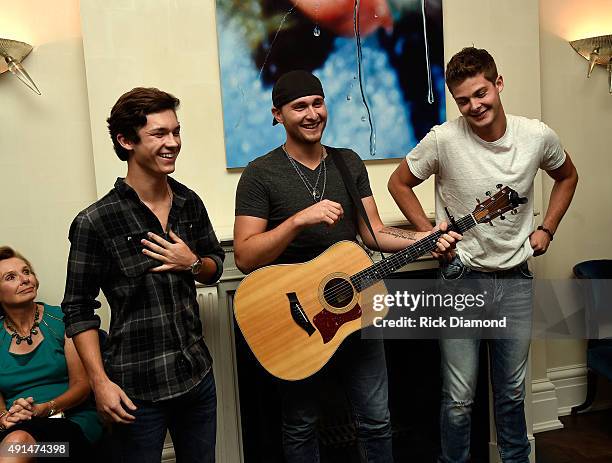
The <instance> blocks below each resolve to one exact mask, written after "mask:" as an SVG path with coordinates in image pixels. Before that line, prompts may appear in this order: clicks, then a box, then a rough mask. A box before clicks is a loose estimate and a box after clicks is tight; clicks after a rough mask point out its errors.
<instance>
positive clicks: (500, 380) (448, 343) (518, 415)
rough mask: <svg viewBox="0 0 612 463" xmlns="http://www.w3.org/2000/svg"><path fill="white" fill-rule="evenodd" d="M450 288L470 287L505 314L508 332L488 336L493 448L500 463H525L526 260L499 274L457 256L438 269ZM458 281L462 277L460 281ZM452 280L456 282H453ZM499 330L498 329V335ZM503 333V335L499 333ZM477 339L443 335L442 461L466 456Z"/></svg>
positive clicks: (459, 461) (454, 462) (452, 462)
mask: <svg viewBox="0 0 612 463" xmlns="http://www.w3.org/2000/svg"><path fill="white" fill-rule="evenodd" d="M441 273H442V275H441V276H442V279H443V280H445V281H444V283H445V284H447V285H448V286H452V285H456V286H455V290H457V289H459V288H463V289H465V288H468V287H469V289H470V290H473V289H475V288H478V290H479V291H480V293H481V294H485V295H486V298H487V303H486V310H487V311H488V312H490V314H489V315H495V316H508V318H509V319H511V323H512V330H511V331H509V332H508V336H506V337H502V336H497V337H495V338H489V339H486V338H487V334H486V333H483V335H484V336H483V337H484V339H482V341H483V342H486V343H488V347H489V358H490V367H491V381H492V389H493V407H494V411H495V424H496V428H497V446H498V450H499V453H500V456H501V460H502V461H503V462H504V463H528V462H529V453H530V452H531V447H530V445H529V441H528V439H527V429H526V425H525V409H524V401H525V373H526V370H527V356H528V354H529V346H530V344H531V339H530V332H531V304H532V293H531V290H532V278H533V276H532V274H531V272H530V271H529V268H528V267H527V263H524V264H522V265H519V266H517V267H515V268H514V269H511V270H508V271H503V272H478V271H474V270H472V269H470V268H468V267H465V266H464V265H463V263H462V262H461V260H460V259H459V258H458V257H456V258H455V259H454V260H453V261H452V262H451V263H450V264H449V265H448V266H447V267H445V268H443V269H442V270H441ZM456 280H462V281H463V282H464V283H459V282H457V281H456ZM453 281H455V283H453ZM498 334H499V333H498ZM502 334H503V333H502ZM480 342H481V339H480V338H479V337H478V336H472V337H471V338H470V339H441V340H440V351H441V355H442V362H441V372H442V384H443V385H442V404H441V407H440V436H441V455H440V458H439V461H440V462H441V463H465V462H468V461H469V456H470V428H471V412H472V404H473V401H474V395H475V392H476V380H477V377H478V358H479V356H478V352H479V348H480Z"/></svg>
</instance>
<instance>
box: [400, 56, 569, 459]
mask: <svg viewBox="0 0 612 463" xmlns="http://www.w3.org/2000/svg"><path fill="white" fill-rule="evenodd" d="M446 84H447V85H448V89H449V90H450V92H451V94H452V96H453V98H454V99H455V102H456V103H457V106H458V108H459V111H460V112H461V117H459V118H457V119H455V120H453V121H448V122H446V123H444V124H442V125H439V126H435V127H434V128H432V130H431V131H430V132H429V133H428V134H427V135H426V136H425V137H424V138H423V140H421V142H420V143H419V144H418V145H417V146H416V147H415V148H414V149H413V150H412V151H411V152H410V153H409V154H408V155H407V156H406V159H405V160H403V161H402V162H401V163H400V165H399V166H398V167H397V169H396V170H395V172H393V174H392V175H391V178H390V179H389V191H390V192H391V194H392V196H393V198H394V199H395V201H396V202H397V204H398V206H399V207H400V209H401V210H402V212H403V213H404V214H405V215H406V217H407V218H408V220H410V222H411V223H413V224H414V225H415V226H416V227H417V230H419V231H427V230H430V229H431V228H432V224H431V222H430V221H429V219H428V218H427V217H426V215H425V213H424V211H423V208H422V206H421V204H420V203H419V200H418V199H417V197H416V196H415V194H414V192H413V188H414V187H416V186H417V185H419V184H420V183H421V182H423V181H424V180H425V179H427V178H428V177H429V176H431V175H435V197H436V221H437V222H439V221H442V220H444V219H445V211H444V207H448V208H449V210H450V211H452V213H453V214H454V215H456V216H458V217H462V216H463V215H466V214H469V213H470V212H472V211H473V209H474V207H475V205H476V198H483V197H484V194H485V192H486V191H490V190H493V189H494V187H495V185H497V184H503V185H508V186H509V187H511V188H513V189H514V190H516V191H517V192H518V193H519V195H520V196H525V197H527V199H528V202H527V203H526V204H523V205H521V206H520V208H519V209H518V213H517V214H516V215H512V214H508V215H507V216H506V220H503V221H500V220H497V221H496V224H495V225H496V226H495V227H489V226H486V227H485V226H484V225H483V226H479V227H476V228H474V229H472V230H470V232H468V233H466V235H465V236H464V239H463V241H461V242H460V243H458V245H457V252H456V254H457V255H456V256H455V257H454V258H453V260H452V261H451V262H446V263H445V264H444V265H443V266H442V269H441V274H442V275H441V276H442V278H444V279H445V280H452V279H457V280H458V279H468V280H469V279H472V280H477V281H478V284H479V285H480V288H485V289H484V290H485V291H486V292H487V293H488V294H489V297H490V298H491V300H490V301H489V303H490V304H491V306H494V307H495V308H496V310H499V313H507V314H517V313H522V314H526V316H525V320H527V319H529V320H528V321H527V329H529V328H530V313H531V312H530V311H531V281H530V279H531V278H532V275H531V273H530V271H529V268H528V267H527V259H529V257H531V256H538V255H541V254H544V253H545V252H546V250H547V249H548V246H549V245H550V242H551V241H552V239H553V236H554V234H555V231H556V230H557V227H558V226H559V222H560V221H561V218H562V217H563V215H564V214H565V211H566V210H567V208H568V207H569V204H570V202H571V199H572V196H573V194H574V191H575V189H576V184H577V182H578V175H577V173H576V169H575V168H574V165H573V164H572V161H571V159H570V157H569V155H568V154H567V152H565V151H564V150H563V148H562V146H561V143H560V141H559V138H558V136H557V135H556V134H555V132H554V131H553V130H552V129H550V128H549V127H548V126H547V125H546V124H544V123H543V122H540V121H538V120H534V119H527V118H524V117H519V116H512V115H506V114H505V112H504V108H503V105H502V102H501V99H500V93H501V91H502V90H503V88H504V81H503V78H502V76H501V75H498V73H497V67H496V65H495V61H494V60H493V58H492V57H491V55H490V54H489V53H488V52H487V51H486V50H483V49H476V48H473V47H468V48H464V49H463V50H462V51H460V52H459V53H457V54H456V55H455V56H453V57H452V58H451V60H450V61H449V63H448V66H447V70H446ZM538 169H543V170H545V171H546V173H547V174H548V175H549V176H550V177H551V178H552V179H553V180H554V186H553V189H552V191H551V194H550V199H549V204H548V208H547V210H546V213H545V215H544V219H543V221H542V223H541V225H540V226H538V227H537V229H536V228H535V224H534V216H533V179H534V177H535V175H536V173H537V171H538ZM534 229H535V230H534ZM523 328H524V326H523ZM501 337H503V336H501ZM487 342H488V344H489V353H490V358H491V378H492V383H493V393H494V407H495V419H496V425H497V441H498V448H499V452H500V455H501V458H502V461H503V462H504V463H519V462H520V463H526V462H528V461H529V453H530V446H529V442H528V439H527V431H526V426H525V412H524V396H525V371H526V366H527V355H528V352H529V345H530V339H529V336H528V335H523V336H521V335H518V336H512V339H489V340H487ZM479 346H480V339H477V338H476V339H441V341H440V348H441V353H442V377H443V389H442V404H441V414H440V416H441V423H440V429H441V454H440V458H439V461H440V462H442V463H451V462H452V463H463V462H467V461H468V460H469V452H470V448H469V447H470V427H471V418H470V415H471V406H472V403H473V399H474V393H475V389H476V378H477V373H478V350H479Z"/></svg>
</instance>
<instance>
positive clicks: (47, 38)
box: [0, 0, 96, 304]
mask: <svg viewBox="0 0 612 463" xmlns="http://www.w3.org/2000/svg"><path fill="white" fill-rule="evenodd" d="M2 3H3V4H2V5H1V6H0V12H1V13H0V36H2V37H3V38H8V39H14V40H20V41H24V42H28V43H30V44H31V45H33V46H34V51H33V52H32V53H31V54H30V56H29V57H27V58H26V60H25V61H24V63H23V64H24V66H25V68H26V69H27V71H28V72H29V74H30V76H31V77H32V78H33V80H34V81H35V82H36V84H37V85H38V87H39V88H40V90H41V92H42V94H43V95H42V96H38V95H36V94H35V93H34V92H32V91H31V90H30V89H28V88H27V87H26V86H25V85H23V84H22V83H21V82H20V81H19V80H18V79H17V78H16V77H14V76H12V75H10V73H6V74H2V75H0V104H1V107H0V146H1V148H0V176H1V178H2V181H0V198H2V200H1V201H0V217H2V219H1V220H2V224H1V226H0V243H1V244H2V245H10V246H12V247H14V248H16V249H17V250H19V251H21V252H22V253H23V254H24V255H25V256H27V257H28V258H29V259H30V260H31V261H32V263H33V265H34V266H35V268H36V270H37V273H38V276H39V279H40V281H41V286H40V290H39V299H40V300H44V301H46V302H48V303H50V304H59V303H60V302H61V300H62V296H63V294H64V283H65V275H66V258H67V255H68V238H67V236H68V227H69V225H70V222H71V221H72V219H73V218H74V216H75V215H76V213H77V212H78V211H79V210H81V209H83V208H84V207H85V206H87V205H88V204H89V203H91V202H92V201H93V200H95V197H96V190H95V180H94V171H93V158H92V148H91V134H90V131H89V109H88V105H87V89H86V82H85V65H84V62H83V46H82V41H81V27H80V18H79V9H78V6H79V3H78V0H54V1H53V2H46V1H42V0H20V1H18V2H8V1H6V2H2Z"/></svg>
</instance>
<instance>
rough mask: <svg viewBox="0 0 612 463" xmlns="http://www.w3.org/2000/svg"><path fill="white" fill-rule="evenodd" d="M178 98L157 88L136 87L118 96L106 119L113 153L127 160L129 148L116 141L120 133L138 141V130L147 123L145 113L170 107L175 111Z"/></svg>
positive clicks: (135, 141) (133, 141) (156, 111)
mask: <svg viewBox="0 0 612 463" xmlns="http://www.w3.org/2000/svg"><path fill="white" fill-rule="evenodd" d="M179 104H180V100H179V99H178V98H176V97H175V96H174V95H171V94H170V93H167V92H164V91H162V90H159V89H157V88H144V87H136V88H134V89H132V90H130V91H129V92H127V93H124V94H123V95H121V96H120V97H119V99H118V100H117V102H116V103H115V105H114V106H113V109H111V113H110V117H109V118H108V119H106V122H107V123H108V131H109V133H110V136H111V139H112V140H113V148H114V149H115V153H117V156H118V157H119V159H121V160H122V161H127V159H128V155H129V150H126V149H125V148H124V147H123V146H121V144H120V143H119V142H118V141H117V135H119V134H122V135H123V136H124V137H125V138H126V139H127V140H129V141H131V142H132V143H139V142H140V137H139V136H138V130H140V129H141V128H142V127H144V126H145V125H147V114H153V113H159V112H161V111H165V110H168V109H171V110H173V111H175V112H176V110H177V109H178V106H179Z"/></svg>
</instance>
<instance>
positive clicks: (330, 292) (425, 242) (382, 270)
mask: <svg viewBox="0 0 612 463" xmlns="http://www.w3.org/2000/svg"><path fill="white" fill-rule="evenodd" d="M455 223H456V224H457V228H458V230H459V231H461V232H464V231H467V230H469V229H470V228H472V227H473V226H475V225H476V224H477V222H476V220H475V219H474V217H473V216H472V215H471V214H469V215H467V216H465V217H463V218H461V219H459V220H457V221H456V222H455ZM449 231H457V230H454V228H453V227H452V226H449V228H448V230H447V231H445V232H442V231H440V230H438V231H436V232H435V233H432V234H431V235H428V236H426V237H425V238H422V239H420V240H419V241H417V242H415V243H413V244H411V245H410V246H408V247H407V248H405V249H404V250H402V251H399V252H397V253H396V254H393V255H392V256H389V257H388V258H387V259H385V260H382V261H379V262H377V263H375V264H373V265H371V266H370V267H368V268H366V269H364V270H361V271H359V272H357V273H356V274H354V275H352V276H350V277H349V281H350V283H351V285H350V287H349V288H348V289H347V285H346V284H345V282H343V283H339V284H335V285H333V286H330V287H329V288H326V289H324V290H323V296H324V297H325V299H328V297H329V298H337V297H340V298H341V299H347V298H348V297H349V296H351V294H352V293H353V288H354V287H355V289H357V291H358V292H361V291H363V290H364V289H366V288H368V287H369V286H371V285H372V284H374V283H375V282H376V281H374V280H382V279H383V278H384V277H385V276H386V275H389V274H391V273H392V272H394V271H395V270H397V269H399V268H401V267H403V266H404V265H406V264H408V263H410V262H412V261H414V260H416V259H417V258H418V257H419V256H421V255H423V254H425V253H427V252H430V251H433V250H434V249H435V248H436V242H437V240H438V238H439V237H440V236H442V235H443V234H444V233H447V232H449ZM417 243H419V245H418V246H417ZM423 250H424V251H425V252H424V253H423V252H422V251H423ZM381 274H382V276H381ZM364 283H370V284H367V285H365V284H364ZM309 302H312V301H309Z"/></svg>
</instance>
